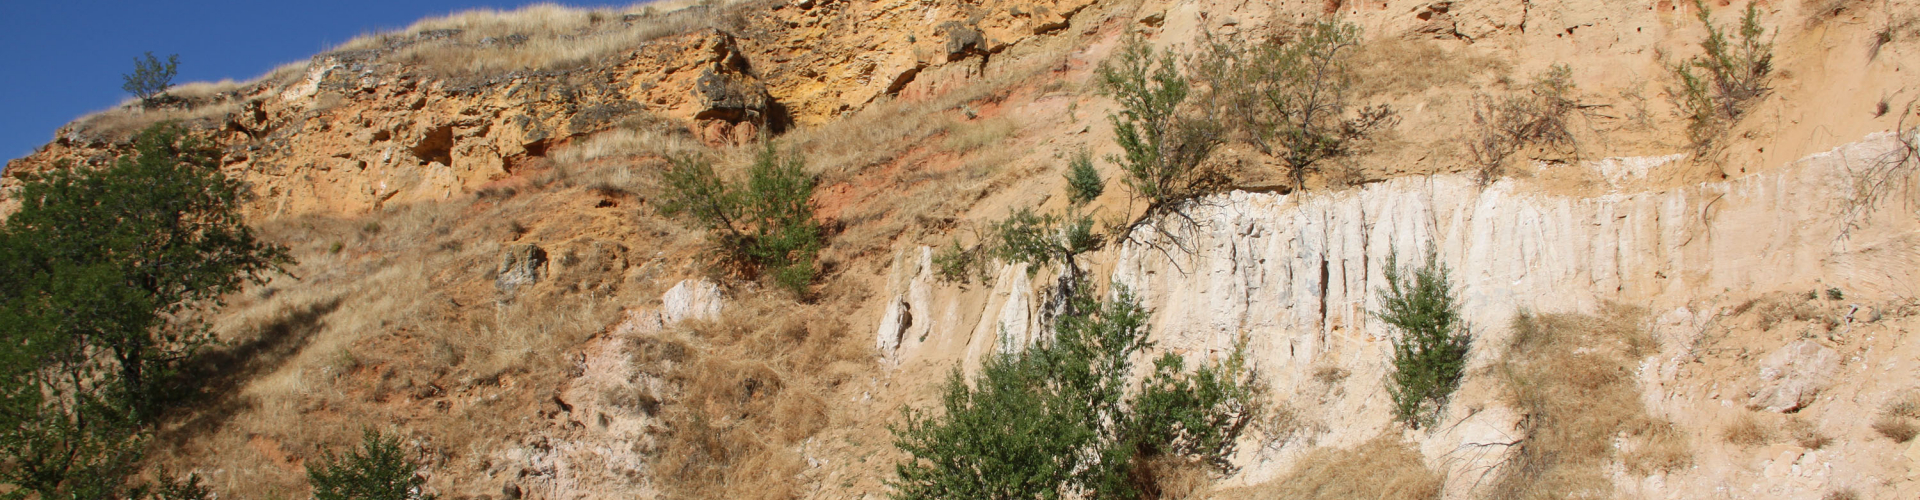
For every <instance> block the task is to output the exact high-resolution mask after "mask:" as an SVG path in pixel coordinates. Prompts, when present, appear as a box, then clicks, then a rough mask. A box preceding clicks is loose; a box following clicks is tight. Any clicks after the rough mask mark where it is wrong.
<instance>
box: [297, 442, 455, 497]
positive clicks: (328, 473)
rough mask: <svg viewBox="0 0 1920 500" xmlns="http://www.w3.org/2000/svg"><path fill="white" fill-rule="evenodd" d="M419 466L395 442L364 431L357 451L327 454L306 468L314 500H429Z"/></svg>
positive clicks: (429, 495)
mask: <svg viewBox="0 0 1920 500" xmlns="http://www.w3.org/2000/svg"><path fill="white" fill-rule="evenodd" d="M419 469H420V466H419V465H418V464H415V463H414V462H413V461H412V460H409V459H407V456H406V451H405V450H403V449H401V447H400V440H399V438H395V437H390V436H386V435H383V434H381V433H380V432H379V431H375V430H373V429H367V430H365V431H364V436H363V437H362V438H361V439H360V448H359V449H357V450H353V451H350V452H347V453H346V454H345V455H334V454H332V453H328V454H326V455H325V456H322V457H321V458H320V459H319V460H316V461H315V462H314V463H313V464H311V465H308V466H307V480H308V481H311V482H312V483H313V498H315V499H316V500H433V499H434V498H438V497H437V496H436V495H432V494H428V493H426V492H425V491H423V489H424V488H425V487H426V484H427V481H426V478H423V477H420V474H418V471H419Z"/></svg>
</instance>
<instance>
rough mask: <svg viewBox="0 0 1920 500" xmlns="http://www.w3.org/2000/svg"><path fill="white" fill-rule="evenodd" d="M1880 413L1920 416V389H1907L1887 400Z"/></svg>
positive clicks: (1908, 416)
mask: <svg viewBox="0 0 1920 500" xmlns="http://www.w3.org/2000/svg"><path fill="white" fill-rule="evenodd" d="M1880 413H1882V414H1885V415H1888V416H1893V417H1901V418H1920V391H1915V390H1907V391H1903V392H1901V393H1900V394H1899V395H1896V396H1894V397H1893V398H1892V399H1889V400H1887V404H1886V406H1884V407H1882V408H1881V409H1880Z"/></svg>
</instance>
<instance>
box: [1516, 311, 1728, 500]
mask: <svg viewBox="0 0 1920 500" xmlns="http://www.w3.org/2000/svg"><path fill="white" fill-rule="evenodd" d="M1642 318H1643V313H1642V312H1640V311H1639V310H1635V309H1628V308H1621V307H1615V308H1612V309H1609V310H1608V311H1607V312H1606V314H1605V315H1604V316H1600V317H1592V316H1581V315H1569V314H1555V315H1536V314H1527V313H1522V314H1520V315H1519V316H1518V317H1516V318H1514V321H1513V340H1512V343H1511V344H1510V345H1509V346H1508V347H1507V351H1506V353H1505V358H1504V359H1503V360H1502V361H1501V363H1500V364H1499V365H1498V366H1497V367H1496V368H1495V371H1496V373H1497V374H1498V375H1499V376H1500V378H1501V379H1502V381H1503V382H1504V384H1505V385H1506V389H1507V393H1508V395H1509V397H1510V398H1511V399H1510V401H1511V403H1512V404H1513V406H1514V407H1515V408H1517V409H1518V410H1520V411H1521V412H1522V418H1523V419H1522V420H1521V423H1522V428H1523V429H1524V430H1525V432H1526V435H1525V437H1524V439H1522V440H1521V441H1520V442H1519V443H1518V447H1517V451H1516V452H1514V454H1513V458H1511V459H1509V460H1508V462H1507V464H1506V465H1504V466H1503V467H1502V471H1501V472H1500V475H1499V476H1498V478H1497V479H1496V480H1495V481H1494V482H1493V485H1492V491H1491V494H1490V497H1491V498H1494V499H1496V500H1519V499H1548V498H1567V496H1568V494H1570V493H1573V492H1591V494H1593V495H1598V496H1606V492H1607V491H1610V490H1611V489H1612V487H1613V485H1612V482H1610V481H1609V480H1608V478H1607V474H1609V473H1608V472H1607V464H1610V463H1623V464H1625V465H1626V467H1627V470H1629V471H1631V472H1633V473H1634V474H1652V473H1655V472H1662V471H1672V470H1676V469H1678V468H1681V467H1684V466H1686V465H1687V464H1688V463H1690V461H1691V458H1692V453H1691V451H1690V450H1689V446H1688V444H1687V441H1686V437H1685V436H1684V435H1683V434H1682V433H1681V431H1680V430H1678V429H1675V428H1674V427H1673V424H1671V423H1669V422H1666V421H1663V420H1660V419H1658V418H1655V417H1652V416H1649V415H1647V413H1646V409H1645V407H1644V406H1643V404H1642V403H1641V402H1640V389H1639V387H1640V386H1639V382H1638V381H1637V380H1636V379H1635V378H1634V374H1633V370H1635V369H1636V368H1637V367H1638V366H1639V363H1640V359H1641V358H1642V357H1644V356H1645V355H1646V354H1647V351H1648V350H1649V349H1652V348H1653V339H1652V338H1651V337H1650V336H1649V335H1648V333H1647V332H1646V331H1645V330H1644V329H1643V328H1642V326H1641V325H1640V324H1639V322H1640V321H1642ZM1742 432H1745V431H1742ZM1742 439H1745V438H1744V437H1743V438H1742Z"/></svg>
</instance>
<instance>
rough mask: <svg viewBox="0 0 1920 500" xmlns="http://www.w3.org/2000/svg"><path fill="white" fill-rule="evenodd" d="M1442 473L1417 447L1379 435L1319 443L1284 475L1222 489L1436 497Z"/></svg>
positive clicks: (1293, 496) (1247, 495)
mask: <svg viewBox="0 0 1920 500" xmlns="http://www.w3.org/2000/svg"><path fill="white" fill-rule="evenodd" d="M1442 480H1443V478H1442V477H1441V475H1440V474H1439V473H1437V472H1434V471H1433V470H1432V469H1429V468H1427V465H1426V463H1425V462H1422V461H1421V457H1420V452H1419V450H1416V449H1414V447H1413V444H1412V443H1408V442H1406V441H1404V440H1401V439H1400V438H1399V437H1397V436H1388V435H1383V436H1380V437H1376V438H1373V440H1371V441H1367V442H1366V444H1362V445H1360V446H1358V447H1354V448H1352V449H1345V450H1339V449H1330V448H1320V449H1316V450H1314V451H1312V452H1311V453H1308V454H1307V456H1305V457H1302V458H1301V459H1300V462H1299V464H1298V465H1295V466H1294V468H1293V471H1292V472H1289V473H1287V475H1286V477H1284V478H1281V479H1278V480H1275V481H1273V482H1270V483H1267V484H1265V485H1261V486H1255V487H1252V488H1245V489H1242V490H1239V491H1232V492H1225V494H1223V495H1221V497H1223V498H1236V499H1252V498H1285V499H1289V500H1318V499H1325V500H1347V499H1355V498H1365V499H1377V500H1416V499H1438V498H1440V487H1441V485H1442Z"/></svg>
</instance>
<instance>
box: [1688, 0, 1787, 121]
mask: <svg viewBox="0 0 1920 500" xmlns="http://www.w3.org/2000/svg"><path fill="white" fill-rule="evenodd" d="M1693 6H1694V11H1695V12H1694V13H1695V15H1696V16H1697V17H1699V19H1700V24H1702V25H1705V26H1706V27H1707V39H1706V40H1702V41H1701V42H1700V49H1701V54H1700V55H1698V56H1694V57H1693V58H1692V59H1688V60H1686V61H1683V62H1681V63H1679V64H1675V65H1673V67H1672V68H1671V70H1672V71H1673V75H1674V79H1675V80H1676V83H1677V86H1676V87H1675V88H1674V89H1673V90H1672V92H1671V93H1672V94H1673V95H1674V99H1675V100H1676V101H1678V102H1677V104H1679V106H1680V109H1681V112H1682V113H1684V114H1685V115H1686V117H1687V120H1688V125H1687V134H1688V136H1689V137H1690V138H1691V139H1692V140H1693V142H1694V144H1696V145H1700V146H1707V145H1710V144H1712V142H1713V139H1714V138H1715V137H1716V136H1718V135H1719V134H1720V132H1721V131H1722V130H1724V129H1725V128H1726V127H1727V126H1728V125H1730V124H1732V123H1733V122H1735V121H1737V120H1739V119H1740V115H1741V114H1743V113H1745V112H1746V110H1747V107H1748V106H1749V105H1751V103H1752V102H1753V101H1754V100H1755V99H1758V98H1760V97H1761V96H1764V95H1766V93H1767V91H1768V90H1770V89H1769V88H1768V87H1767V80H1768V78H1769V77H1770V76H1771V75H1772V73H1773V39H1772V37H1769V36H1767V30H1766V28H1765V27H1763V26H1761V25H1760V4H1758V3H1749V4H1747V10H1746V14H1745V15H1743V16H1741V17H1740V30H1739V33H1738V35H1739V39H1738V40H1734V39H1733V38H1732V37H1730V36H1729V35H1728V33H1727V32H1726V31H1725V30H1723V29H1721V28H1720V27H1718V26H1714V25H1713V22H1712V21H1711V20H1710V19H1709V16H1710V15H1711V14H1712V11H1711V10H1709V9H1708V8H1707V4H1706V2H1705V1H1704V0H1694V2H1693ZM1695 70H1699V72H1695Z"/></svg>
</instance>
